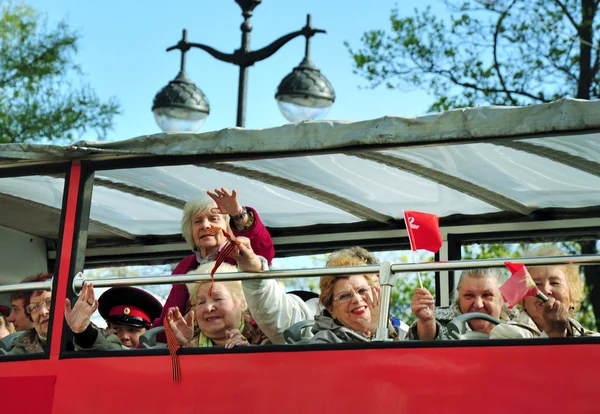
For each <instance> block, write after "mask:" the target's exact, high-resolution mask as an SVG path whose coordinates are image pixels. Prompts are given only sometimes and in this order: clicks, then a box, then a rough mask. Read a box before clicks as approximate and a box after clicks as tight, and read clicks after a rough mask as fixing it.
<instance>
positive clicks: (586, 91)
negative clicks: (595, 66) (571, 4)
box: [577, 0, 596, 99]
mask: <svg viewBox="0 0 600 414" xmlns="http://www.w3.org/2000/svg"><path fill="white" fill-rule="evenodd" d="M594 3H595V0H581V24H580V26H579V39H580V41H579V82H578V85H577V98H579V99H590V89H591V87H592V47H591V46H592V44H593V43H592V42H593V41H594V40H593V32H592V31H593V24H594V14H595V12H596V10H595V6H594Z"/></svg>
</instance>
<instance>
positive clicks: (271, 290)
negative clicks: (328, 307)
mask: <svg viewBox="0 0 600 414" xmlns="http://www.w3.org/2000/svg"><path fill="white" fill-rule="evenodd" d="M242 288H243V289H244V295H245V296H246V302H247V303H248V310H250V313H251V314H252V317H253V318H254V320H255V321H256V323H257V324H258V326H259V327H260V329H261V330H262V331H263V332H264V333H265V335H267V336H268V337H269V339H270V340H271V342H273V343H274V344H285V340H284V339H283V331H284V330H286V329H287V328H289V327H290V326H292V325H293V324H295V323H297V322H300V321H305V320H308V319H315V316H316V315H318V314H320V313H321V310H322V308H321V306H320V304H319V299H318V298H314V299H310V300H308V301H307V302H304V301H303V300H302V299H301V298H300V297H299V296H296V295H294V294H289V293H286V291H285V289H284V287H283V286H281V285H280V284H279V283H278V282H277V281H276V280H274V279H270V280H244V281H242ZM304 332H305V333H304V334H305V335H306V337H307V338H310V337H312V332H311V331H310V329H305V330H304Z"/></svg>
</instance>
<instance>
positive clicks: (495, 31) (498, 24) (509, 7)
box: [494, 0, 517, 105]
mask: <svg viewBox="0 0 600 414" xmlns="http://www.w3.org/2000/svg"><path fill="white" fill-rule="evenodd" d="M516 2H517V0H513V2H512V3H511V4H510V6H508V7H507V8H506V10H504V12H503V13H502V14H501V15H500V17H499V18H498V22H497V23H496V29H495V30H494V70H495V71H496V75H498V80H499V81H500V85H502V89H504V90H505V91H506V96H507V97H508V99H509V100H510V102H511V103H512V104H513V105H517V102H516V101H515V100H514V99H513V97H512V95H511V93H510V92H509V91H508V89H507V87H506V83H505V82H504V77H503V76H502V72H500V65H499V63H498V36H499V34H500V27H502V22H503V21H504V18H505V17H506V16H507V15H508V12H509V11H510V9H511V8H512V7H513V6H514V5H515V3H516Z"/></svg>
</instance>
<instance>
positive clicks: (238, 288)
mask: <svg viewBox="0 0 600 414" xmlns="http://www.w3.org/2000/svg"><path fill="white" fill-rule="evenodd" d="M214 265H215V262H208V263H204V264H202V265H200V266H199V267H198V268H197V269H196V270H192V271H190V272H188V273H187V274H188V275H189V274H207V273H210V272H211V270H212V268H213V267H214ZM235 272H238V268H237V267H235V266H233V265H231V264H229V263H221V266H219V268H218V269H217V271H216V273H235ZM209 283H211V281H210V280H206V281H201V282H195V283H188V284H187V288H188V291H189V292H190V305H191V306H192V307H196V296H197V294H198V289H200V287H201V286H203V285H206V284H209ZM217 283H218V284H219V285H223V286H225V288H226V289H227V291H228V292H229V293H230V294H231V297H232V298H233V301H234V302H235V303H236V304H239V305H240V306H241V309H242V311H243V312H244V311H246V309H248V304H247V303H246V297H245V296H244V290H243V289H242V282H240V281H239V280H233V281H227V282H215V284H217Z"/></svg>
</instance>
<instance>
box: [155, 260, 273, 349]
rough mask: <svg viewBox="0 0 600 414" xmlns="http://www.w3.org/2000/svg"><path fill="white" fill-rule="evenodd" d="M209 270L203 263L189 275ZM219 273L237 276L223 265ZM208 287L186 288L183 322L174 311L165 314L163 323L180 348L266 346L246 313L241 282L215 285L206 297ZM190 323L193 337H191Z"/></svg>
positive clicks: (208, 271)
mask: <svg viewBox="0 0 600 414" xmlns="http://www.w3.org/2000/svg"><path fill="white" fill-rule="evenodd" d="M212 266H213V263H212V262H211V263H206V264H205V265H202V266H200V268H198V270H197V271H193V272H190V273H210V270H211V269H212ZM219 272H226V273H231V272H237V268H236V267H235V266H232V265H230V264H227V263H223V264H222V265H221V266H220V267H219ZM210 286H211V282H210V281H205V282H198V283H194V284H191V285H189V286H188V288H189V291H190V298H191V304H192V309H193V310H191V311H190V312H189V313H188V314H187V315H186V317H185V318H184V317H183V315H182V314H181V312H180V310H179V309H178V308H176V307H174V308H170V309H169V310H168V312H167V321H168V322H169V326H170V328H171V330H172V331H173V334H174V335H175V339H176V340H177V343H178V344H179V345H180V346H183V347H214V346H224V347H225V348H226V349H231V348H234V347H236V346H247V345H262V344H265V343H267V342H268V339H267V337H266V336H265V335H264V334H263V333H262V332H261V330H260V329H259V328H258V326H257V325H256V323H255V322H254V320H253V319H252V317H251V316H250V314H249V313H248V306H247V304H246V299H245V298H244V292H243V290H242V284H241V282H238V281H233V282H216V283H215V284H214V286H213V291H212V294H211V295H210V296H209V295H208V290H209V288H210ZM194 317H195V318H194ZM194 319H195V321H196V323H197V325H198V332H197V333H194Z"/></svg>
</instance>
